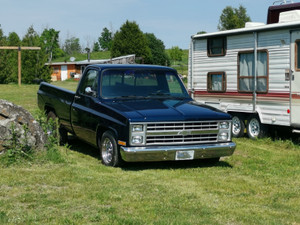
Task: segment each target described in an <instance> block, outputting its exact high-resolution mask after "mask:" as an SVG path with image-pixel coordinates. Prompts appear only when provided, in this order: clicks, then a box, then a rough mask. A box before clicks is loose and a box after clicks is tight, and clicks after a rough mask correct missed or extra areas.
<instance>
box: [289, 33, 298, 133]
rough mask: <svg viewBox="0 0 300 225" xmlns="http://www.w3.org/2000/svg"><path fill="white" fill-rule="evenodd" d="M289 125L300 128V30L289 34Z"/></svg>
mask: <svg viewBox="0 0 300 225" xmlns="http://www.w3.org/2000/svg"><path fill="white" fill-rule="evenodd" d="M290 82H291V84H290V86H291V100H290V104H291V106H290V109H291V125H293V126H298V127H300V30H299V31H293V32H292V34H291V79H290Z"/></svg>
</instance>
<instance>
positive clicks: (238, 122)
mask: <svg viewBox="0 0 300 225" xmlns="http://www.w3.org/2000/svg"><path fill="white" fill-rule="evenodd" d="M231 131H232V137H235V138H239V137H243V136H244V131H245V123H244V121H243V120H242V119H241V118H240V117H238V116H233V117H232V130H231Z"/></svg>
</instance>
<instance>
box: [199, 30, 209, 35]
mask: <svg viewBox="0 0 300 225" xmlns="http://www.w3.org/2000/svg"><path fill="white" fill-rule="evenodd" d="M206 33H207V32H206V31H204V30H202V31H199V32H198V33H197V34H206Z"/></svg>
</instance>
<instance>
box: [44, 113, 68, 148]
mask: <svg viewBox="0 0 300 225" xmlns="http://www.w3.org/2000/svg"><path fill="white" fill-rule="evenodd" d="M50 119H52V122H53V127H51V130H50V132H55V136H56V138H59V144H60V145H64V144H66V143H68V132H67V131H66V130H65V129H64V128H62V127H59V128H58V133H57V127H56V125H57V122H56V120H57V119H58V117H57V116H56V114H55V113H54V112H53V111H50V112H48V114H47V121H49V120H50Z"/></svg>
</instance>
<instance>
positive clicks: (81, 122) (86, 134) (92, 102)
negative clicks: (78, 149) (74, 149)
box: [71, 69, 99, 145]
mask: <svg viewBox="0 0 300 225" xmlns="http://www.w3.org/2000/svg"><path fill="white" fill-rule="evenodd" d="M98 77H99V76H98V71H97V70H95V69H89V70H88V71H86V73H85V74H84V76H83V77H82V80H81V81H80V84H79V87H78V90H77V92H76V94H75V98H74V102H73V104H72V106H71V122H72V126H73V130H74V132H75V134H76V136H78V137H79V138H80V139H83V140H84V141H87V142H89V143H90V144H93V145H95V144H96V129H97V124H98V123H97V115H95V112H96V111H95V107H96V105H97V102H98V98H97V97H98V93H99V92H98V90H99V88H98V82H99V81H98Z"/></svg>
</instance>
